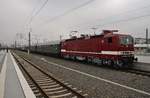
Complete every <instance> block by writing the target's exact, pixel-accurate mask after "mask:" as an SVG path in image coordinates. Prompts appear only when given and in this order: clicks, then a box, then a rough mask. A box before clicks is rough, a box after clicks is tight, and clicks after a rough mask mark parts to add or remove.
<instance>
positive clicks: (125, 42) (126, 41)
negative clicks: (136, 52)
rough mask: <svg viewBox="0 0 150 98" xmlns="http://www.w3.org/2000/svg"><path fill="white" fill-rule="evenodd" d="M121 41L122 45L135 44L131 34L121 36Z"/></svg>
mask: <svg viewBox="0 0 150 98" xmlns="http://www.w3.org/2000/svg"><path fill="white" fill-rule="evenodd" d="M120 43H121V44H122V45H129V44H133V37H131V36H121V37H120Z"/></svg>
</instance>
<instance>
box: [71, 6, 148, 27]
mask: <svg viewBox="0 0 150 98" xmlns="http://www.w3.org/2000/svg"><path fill="white" fill-rule="evenodd" d="M147 8H150V5H148V6H144V7H141V8H137V9H133V10H129V11H126V12H121V13H119V14H116V15H113V16H111V17H107V18H103V19H96V20H94V21H104V20H109V19H111V18H114V17H118V16H121V15H123V14H126V13H127V14H129V13H132V12H135V11H139V10H143V9H147ZM147 16H149V14H146V15H141V16H135V17H131V18H126V19H121V20H117V21H113V22H107V23H104V24H99V25H93V26H90V27H89V26H87V27H86V28H93V27H96V28H100V27H101V26H105V25H109V24H113V23H120V22H126V21H130V20H135V19H140V18H142V17H147ZM88 23H89V22H86V23H82V24H78V25H74V26H71V27H69V28H73V27H80V25H85V24H88ZM98 26H100V27H98Z"/></svg>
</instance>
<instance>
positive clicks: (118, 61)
mask: <svg viewBox="0 0 150 98" xmlns="http://www.w3.org/2000/svg"><path fill="white" fill-rule="evenodd" d="M115 67H116V68H117V69H118V68H123V67H124V62H123V61H122V60H117V61H116V64H115Z"/></svg>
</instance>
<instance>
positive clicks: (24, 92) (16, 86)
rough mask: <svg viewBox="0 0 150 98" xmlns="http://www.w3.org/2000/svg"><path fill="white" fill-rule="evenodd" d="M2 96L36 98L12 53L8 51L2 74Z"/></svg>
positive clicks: (0, 85) (0, 76) (0, 84)
mask: <svg viewBox="0 0 150 98" xmlns="http://www.w3.org/2000/svg"><path fill="white" fill-rule="evenodd" d="M0 98H36V97H35V95H34V94H33V92H32V90H31V88H30V87H29V85H28V83H27V81H26V80H25V78H24V77H23V74H22V73H21V71H20V69H19V67H18V65H17V64H16V62H15V60H14V58H13V56H12V55H11V53H7V54H6V56H5V59H4V63H3V66H2V72H1V74H0Z"/></svg>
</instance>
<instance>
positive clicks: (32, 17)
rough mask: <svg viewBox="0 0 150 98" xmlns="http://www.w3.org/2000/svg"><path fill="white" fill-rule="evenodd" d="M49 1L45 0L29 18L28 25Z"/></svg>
mask: <svg viewBox="0 0 150 98" xmlns="http://www.w3.org/2000/svg"><path fill="white" fill-rule="evenodd" d="M48 1H49V0H45V2H44V3H43V4H42V6H41V7H40V8H39V10H38V11H36V12H35V14H34V15H33V16H31V18H30V21H29V25H31V22H32V21H33V19H34V18H35V17H36V16H37V15H38V14H39V13H40V11H41V10H42V9H43V8H44V7H45V6H46V4H47V3H48Z"/></svg>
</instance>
